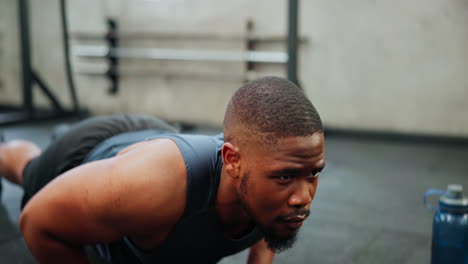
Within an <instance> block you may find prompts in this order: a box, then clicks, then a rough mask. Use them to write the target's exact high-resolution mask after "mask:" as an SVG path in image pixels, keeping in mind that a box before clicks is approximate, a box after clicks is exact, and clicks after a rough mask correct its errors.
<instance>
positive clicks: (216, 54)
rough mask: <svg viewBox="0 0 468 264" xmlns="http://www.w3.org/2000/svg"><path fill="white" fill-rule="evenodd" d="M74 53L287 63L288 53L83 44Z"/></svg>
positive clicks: (96, 56) (131, 57) (139, 57)
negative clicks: (112, 46) (110, 46)
mask: <svg viewBox="0 0 468 264" xmlns="http://www.w3.org/2000/svg"><path fill="white" fill-rule="evenodd" d="M72 54H73V55H75V56H78V57H91V58H100V57H106V56H115V57H117V58H126V59H157V60H185V61H221V62H257V63H286V62H287V61H288V55H287V53H285V52H274V51H239V52H237V51H201V50H177V49H150V48H114V49H110V50H109V48H107V47H105V46H92V45H85V46H84V45H82V46H74V47H73V48H72Z"/></svg>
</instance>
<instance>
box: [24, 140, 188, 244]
mask: <svg viewBox="0 0 468 264" xmlns="http://www.w3.org/2000/svg"><path fill="white" fill-rule="evenodd" d="M166 145H167V144H166ZM161 147H162V148H163V149H164V148H165V147H166V148H169V149H171V146H170V145H167V146H164V144H163V145H162V146H161ZM172 147H173V146H172ZM169 153H174V149H172V152H171V151H169ZM153 154H157V153H151V149H147V148H145V147H143V148H142V149H140V150H139V149H137V150H134V151H130V152H128V153H126V154H125V155H121V156H117V157H115V158H112V159H108V160H102V161H96V162H92V163H89V164H85V165H82V166H79V167H77V168H75V169H72V170H70V171H68V172H66V173H65V174H63V175H61V176H60V177H57V178H56V179H55V180H53V181H52V182H51V183H49V184H48V185H46V186H45V187H44V188H43V189H42V190H41V191H40V192H38V193H37V194H36V195H35V196H34V197H33V199H31V200H30V201H29V202H28V204H27V205H26V207H25V208H24V211H23V215H22V217H21V226H22V229H23V226H24V227H25V229H27V228H28V227H29V228H34V229H40V230H44V231H45V232H49V233H51V234H52V235H54V236H55V237H57V239H60V240H64V241H68V242H70V243H74V244H91V243H97V242H106V241H112V240H116V239H118V238H120V237H122V236H124V235H139V234H141V233H144V232H147V231H148V230H151V228H153V227H154V228H156V229H157V228H162V227H167V226H170V225H171V224H172V223H173V222H174V219H176V218H177V217H178V216H179V215H181V213H182V211H183V205H182V207H181V206H177V205H179V204H180V203H179V204H176V206H172V207H168V206H167V203H168V202H169V201H171V200H174V199H184V197H181V196H184V195H185V189H184V188H183V186H180V182H179V183H178V184H175V183H174V181H173V180H172V181H171V180H170V179H171V177H172V178H173V179H174V178H175V179H177V175H179V177H181V179H183V177H182V175H180V174H184V173H185V167H184V166H183V161H182V166H181V164H180V163H181V161H180V160H179V158H180V157H178V156H177V153H174V154H172V155H171V154H169V155H159V156H158V155H156V156H155V155H153ZM167 167H170V168H167ZM169 172H172V173H174V174H176V175H175V176H174V175H171V177H169V175H168V173H169ZM167 190H172V191H169V192H168V191H167ZM182 190H183V191H182ZM154 231H156V232H157V230H154Z"/></svg>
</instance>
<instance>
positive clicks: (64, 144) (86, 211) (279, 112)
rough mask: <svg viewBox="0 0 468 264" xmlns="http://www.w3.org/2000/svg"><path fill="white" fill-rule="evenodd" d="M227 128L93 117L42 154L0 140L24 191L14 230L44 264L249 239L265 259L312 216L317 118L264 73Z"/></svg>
mask: <svg viewBox="0 0 468 264" xmlns="http://www.w3.org/2000/svg"><path fill="white" fill-rule="evenodd" d="M223 134H224V141H223V138H222V137H223V135H220V136H215V137H210V136H201V135H198V136H197V135H182V134H177V133H175V130H174V129H173V128H172V127H170V126H169V125H167V124H165V123H164V122H162V121H160V120H157V119H154V118H149V117H141V116H112V117H99V118H94V119H91V120H87V121H84V122H82V123H79V124H78V125H75V126H74V127H73V128H71V129H70V131H69V132H67V133H66V134H64V135H63V136H61V137H59V138H58V139H57V140H56V141H55V142H53V143H52V144H51V145H50V146H49V147H48V148H47V149H46V150H45V151H44V152H43V153H42V154H41V152H40V150H39V148H38V147H37V146H35V145H33V144H32V143H30V142H26V141H16V142H15V141H13V142H10V143H8V144H2V145H0V174H2V175H4V177H5V178H6V179H8V180H10V181H12V182H14V183H17V184H19V185H21V186H23V189H24V190H25V195H24V199H23V206H24V209H23V212H22V215H21V218H20V227H21V231H22V232H23V234H24V238H25V241H26V243H27V245H28V247H29V249H30V250H31V252H32V254H33V255H34V257H35V258H36V259H37V260H38V261H39V262H40V263H89V260H88V257H87V254H86V251H85V249H84V247H85V245H90V246H91V247H90V248H91V249H92V250H91V251H88V253H89V254H94V255H98V256H99V257H100V258H101V260H103V261H106V262H108V263H216V262H217V261H219V260H220V259H221V258H223V257H224V256H228V255H231V254H234V253H236V252H239V251H241V250H244V249H246V248H248V247H250V254H249V258H248V262H249V263H272V260H273V255H274V252H278V251H281V250H284V249H287V248H289V247H291V246H292V244H293V242H294V239H295V237H296V234H297V232H298V230H299V228H300V226H301V225H302V222H303V221H304V220H305V219H306V217H307V216H308V215H309V210H310V204H311V201H312V200H313V197H314V195H315V191H316V188H317V183H318V175H319V172H320V171H321V170H322V169H323V167H324V166H325V161H324V137H323V133H322V123H321V120H320V117H319V115H318V113H317V112H316V110H315V108H314V107H313V105H312V104H311V102H310V101H309V100H308V99H307V97H306V96H305V94H304V93H303V91H302V90H301V89H299V88H298V87H297V86H295V85H294V84H292V83H291V82H289V81H287V80H284V79H282V78H277V77H265V78H261V79H258V80H256V81H252V82H250V83H247V84H245V85H244V86H243V87H241V88H240V89H239V90H238V91H237V92H236V93H235V94H234V95H233V97H232V98H231V100H230V102H229V105H228V107H227V109H226V113H225V118H224V124H223ZM57 176H58V177H57Z"/></svg>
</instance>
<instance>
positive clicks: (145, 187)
mask: <svg viewBox="0 0 468 264" xmlns="http://www.w3.org/2000/svg"><path fill="white" fill-rule="evenodd" d="M111 160H112V161H111V162H112V165H111V167H112V168H111V170H112V174H113V180H112V182H109V183H108V187H109V189H110V190H119V193H118V194H117V195H116V194H115V193H113V192H109V193H108V195H109V196H110V197H108V198H107V199H108V200H115V199H117V197H120V202H119V205H118V206H121V207H122V211H123V212H125V211H127V212H129V213H131V214H133V217H134V221H133V223H134V224H135V226H136V227H137V229H138V226H141V227H142V228H143V229H142V231H143V232H147V231H148V228H149V227H151V226H152V227H156V228H158V227H159V228H160V227H164V228H168V227H170V226H172V225H174V224H175V223H176V222H177V221H178V220H179V219H180V217H181V216H182V215H183V212H184V209H185V206H186V197H187V194H186V192H187V191H186V190H187V177H186V175H187V171H186V167H185V163H184V159H183V157H182V154H181V152H180V150H179V148H178V147H177V145H176V144H175V143H174V142H173V141H171V140H168V139H157V140H151V141H147V142H141V143H138V144H135V145H132V146H130V147H129V148H127V149H125V150H123V151H122V152H121V153H119V154H118V155H117V156H115V157H114V158H112V159H111ZM115 196H117V197H115ZM116 206H117V205H116ZM116 221H119V220H118V219H116Z"/></svg>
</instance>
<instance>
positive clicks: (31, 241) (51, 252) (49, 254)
mask: <svg viewBox="0 0 468 264" xmlns="http://www.w3.org/2000/svg"><path fill="white" fill-rule="evenodd" d="M24 239H25V241H26V244H27V245H28V248H29V250H30V251H31V253H32V255H33V256H34V257H35V259H36V260H37V261H38V262H39V263H47V264H49V263H51V264H53V263H71V264H88V263H90V261H89V259H88V257H87V256H86V253H85V250H84V247H82V246H75V245H70V244H67V243H65V242H62V241H60V240H58V239H56V238H54V237H53V236H51V235H49V234H47V233H45V232H40V231H28V232H25V233H24Z"/></svg>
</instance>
